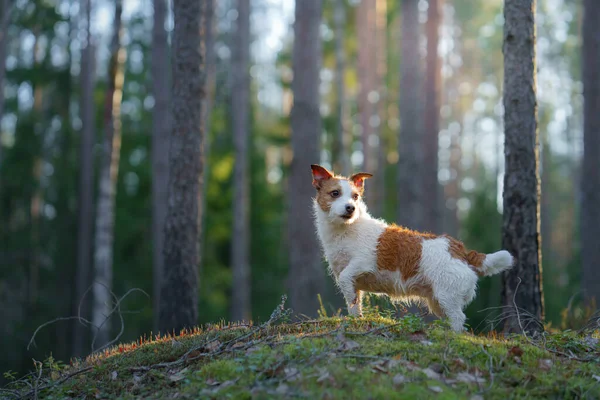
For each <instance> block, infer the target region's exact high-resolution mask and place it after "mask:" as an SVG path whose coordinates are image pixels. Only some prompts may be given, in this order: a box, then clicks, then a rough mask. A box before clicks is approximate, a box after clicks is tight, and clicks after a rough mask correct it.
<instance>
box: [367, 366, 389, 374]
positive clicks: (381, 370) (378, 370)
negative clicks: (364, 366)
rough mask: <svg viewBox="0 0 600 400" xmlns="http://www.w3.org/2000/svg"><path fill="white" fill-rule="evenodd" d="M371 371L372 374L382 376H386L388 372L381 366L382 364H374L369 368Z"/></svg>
mask: <svg viewBox="0 0 600 400" xmlns="http://www.w3.org/2000/svg"><path fill="white" fill-rule="evenodd" d="M371 370H372V371H373V372H382V373H384V374H386V373H387V372H388V371H387V369H386V368H385V365H383V364H375V365H373V366H372V367H371Z"/></svg>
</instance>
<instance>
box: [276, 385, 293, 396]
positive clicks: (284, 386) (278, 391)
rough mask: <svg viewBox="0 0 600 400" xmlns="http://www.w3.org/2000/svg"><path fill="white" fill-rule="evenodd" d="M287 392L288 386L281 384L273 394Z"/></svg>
mask: <svg viewBox="0 0 600 400" xmlns="http://www.w3.org/2000/svg"><path fill="white" fill-rule="evenodd" d="M289 390H290V387H289V386H288V385H286V384H285V383H282V384H281V385H279V386H277V389H275V393H277V394H286V393H287V392H288V391H289Z"/></svg>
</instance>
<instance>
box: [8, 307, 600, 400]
mask: <svg viewBox="0 0 600 400" xmlns="http://www.w3.org/2000/svg"><path fill="white" fill-rule="evenodd" d="M286 319H287V315H286V313H285V312H282V313H280V314H279V315H276V316H275V318H273V317H272V318H271V320H270V321H269V322H268V323H265V324H262V325H235V324H230V325H223V324H222V325H216V326H215V325H212V326H206V327H203V328H197V329H195V330H193V331H192V332H184V333H183V334H182V335H178V336H176V337H171V336H166V337H158V338H153V339H152V340H140V341H138V342H136V343H130V344H127V345H119V346H115V347H113V348H111V349H110V350H107V351H105V352H103V353H102V354H97V355H94V356H91V357H88V358H87V359H85V360H80V361H78V362H74V363H72V365H70V366H67V367H61V366H57V364H56V363H54V364H53V363H50V364H48V363H46V364H44V365H40V366H39V367H38V368H37V369H36V371H34V373H32V374H31V375H30V376H29V378H28V379H24V380H19V381H15V382H13V384H11V385H9V386H8V387H7V388H6V390H4V391H3V392H1V393H0V394H2V396H6V397H7V398H11V397H18V396H27V397H31V398H33V397H35V396H37V397H38V398H47V399H50V398H52V399H58V398H83V397H86V398H107V399H108V398H122V399H127V398H144V399H168V398H190V399H198V398H202V399H204V398H206V399H212V398H214V399H217V398H218V399H222V398H234V399H251V398H252V399H266V398H296V397H297V398H308V399H338V398H340V399H348V398H357V399H359V398H360V399H421V398H422V399H429V398H440V399H508V398H545V399H547V398H560V399H570V398H573V399H575V398H577V399H580V398H583V399H585V398H589V399H597V398H600V348H599V345H598V339H599V338H600V333H599V332H598V331H595V332H587V333H585V334H578V333H575V332H558V333H552V334H550V333H547V334H545V335H544V336H543V338H540V339H538V340H533V339H530V338H528V337H524V336H523V335H515V336H512V337H508V338H504V337H500V336H498V335H486V336H481V335H473V334H471V333H460V334H459V333H454V332H452V331H451V330H449V328H448V327H447V326H446V324H445V323H443V322H440V321H436V322H434V323H432V324H429V325H427V324H425V323H424V322H423V321H422V320H421V319H420V318H418V317H415V316H407V317H404V318H402V319H396V320H394V319H390V318H387V317H384V316H381V315H378V314H374V313H371V314H370V315H368V316H366V317H365V318H357V319H355V318H347V317H323V318H319V319H317V320H305V321H300V322H290V321H287V320H286Z"/></svg>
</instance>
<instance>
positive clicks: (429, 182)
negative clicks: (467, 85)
mask: <svg viewBox="0 0 600 400" xmlns="http://www.w3.org/2000/svg"><path fill="white" fill-rule="evenodd" d="M428 3H429V8H428V10H427V24H426V25H425V30H426V34H427V59H426V63H425V64H426V66H427V68H426V69H427V71H426V74H427V77H426V79H425V112H424V116H423V117H424V121H423V123H424V129H423V177H422V181H423V206H424V213H423V216H424V219H423V223H424V226H423V229H425V230H428V231H431V232H438V231H439V229H440V221H441V212H440V211H441V210H440V207H439V196H440V189H439V186H440V185H439V183H438V149H439V146H438V136H439V130H440V129H439V128H440V90H441V70H440V67H441V63H440V58H439V56H438V43H439V28H440V23H441V20H442V18H441V11H442V4H441V3H442V0H429V1H428Z"/></svg>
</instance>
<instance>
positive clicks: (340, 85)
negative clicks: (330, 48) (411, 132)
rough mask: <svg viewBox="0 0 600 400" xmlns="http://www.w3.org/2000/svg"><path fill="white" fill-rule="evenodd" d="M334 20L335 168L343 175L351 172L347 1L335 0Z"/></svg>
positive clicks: (333, 155)
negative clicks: (346, 122) (346, 125)
mask: <svg viewBox="0 0 600 400" xmlns="http://www.w3.org/2000/svg"><path fill="white" fill-rule="evenodd" d="M334 7H335V8H334V11H333V21H334V24H335V89H336V99H335V101H336V104H335V107H336V112H335V115H336V126H335V135H334V140H333V149H332V150H333V151H332V158H333V170H334V171H336V172H337V173H341V174H343V175H348V174H349V173H350V160H349V157H348V151H349V148H348V146H347V143H346V134H345V131H344V120H345V118H346V112H345V111H346V107H344V100H345V97H346V80H345V77H344V75H345V72H346V51H345V49H344V37H345V32H344V29H345V24H346V2H345V0H335V5H334Z"/></svg>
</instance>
